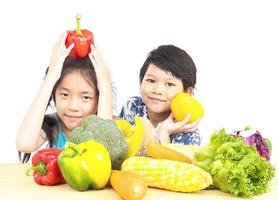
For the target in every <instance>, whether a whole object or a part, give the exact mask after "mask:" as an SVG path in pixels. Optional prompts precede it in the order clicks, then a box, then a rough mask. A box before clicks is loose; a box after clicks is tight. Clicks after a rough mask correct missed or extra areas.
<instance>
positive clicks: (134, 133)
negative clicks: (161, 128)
mask: <svg viewBox="0 0 278 200" xmlns="http://www.w3.org/2000/svg"><path fill="white" fill-rule="evenodd" d="M142 123H143V122H142V118H141V117H136V118H135V127H133V126H132V125H131V124H130V123H129V122H128V121H126V120H122V119H120V120H116V124H117V126H118V128H119V129H120V131H121V132H122V133H123V134H124V135H125V140H126V142H127V144H128V149H127V154H126V156H125V159H126V158H129V157H131V156H135V155H136V154H137V152H138V151H139V150H140V149H141V145H142V142H143V131H144V130H143V124H142Z"/></svg>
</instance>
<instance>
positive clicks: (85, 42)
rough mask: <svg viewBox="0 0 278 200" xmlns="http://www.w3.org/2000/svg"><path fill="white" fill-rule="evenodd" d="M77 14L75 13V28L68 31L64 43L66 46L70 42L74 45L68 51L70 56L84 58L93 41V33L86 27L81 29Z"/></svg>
mask: <svg viewBox="0 0 278 200" xmlns="http://www.w3.org/2000/svg"><path fill="white" fill-rule="evenodd" d="M80 18H81V16H80V15H79V14H77V15H76V30H75V31H68V35H67V38H66V41H65V45H66V47H67V48H68V47H69V46H70V45H71V44H72V43H74V47H73V48H72V50H71V52H70V54H69V55H70V57H72V58H74V59H76V58H84V57H86V56H87V55H88V54H89V53H90V52H91V44H93V43H94V37H93V33H92V32H91V31H89V30H87V29H81V27H80Z"/></svg>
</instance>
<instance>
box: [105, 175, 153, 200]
mask: <svg viewBox="0 0 278 200" xmlns="http://www.w3.org/2000/svg"><path fill="white" fill-rule="evenodd" d="M110 184H111V186H112V187H113V188H114V189H115V190H116V192H118V193H119V195H120V196H121V197H122V198H123V199H125V200H141V199H143V198H144V196H145V195H146V192H147V189H148V184H147V182H146V180H145V179H144V177H143V176H140V175H139V174H137V173H135V172H132V171H120V170H112V173H111V177H110Z"/></svg>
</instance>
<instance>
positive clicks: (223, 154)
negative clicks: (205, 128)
mask: <svg viewBox="0 0 278 200" xmlns="http://www.w3.org/2000/svg"><path fill="white" fill-rule="evenodd" d="M194 164H195V165H197V166H199V167H201V168H203V169H205V170H206V171H208V172H209V173H210V174H211V176H212V178H213V185H214V187H216V188H218V189H220V190H222V191H223V192H229V193H232V194H234V195H236V196H242V197H252V196H254V195H259V194H262V193H265V192H267V191H268V190H269V182H270V180H271V179H272V177H273V176H274V167H273V166H272V165H271V164H270V163H269V162H267V161H266V159H265V158H264V157H261V156H259V154H258V153H257V151H256V149H255V147H253V146H250V145H248V144H246V143H245V141H244V140H243V138H241V137H236V136H234V135H231V134H226V133H225V129H221V130H220V131H216V132H215V133H214V134H213V135H212V136H211V138H210V142H209V144H207V145H206V146H204V147H202V148H200V150H199V151H198V152H197V153H196V154H195V157H194Z"/></svg>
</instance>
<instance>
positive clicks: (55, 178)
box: [27, 148, 65, 185]
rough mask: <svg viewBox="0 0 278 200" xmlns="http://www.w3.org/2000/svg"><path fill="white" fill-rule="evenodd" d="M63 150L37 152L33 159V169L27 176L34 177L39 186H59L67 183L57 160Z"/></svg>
mask: <svg viewBox="0 0 278 200" xmlns="http://www.w3.org/2000/svg"><path fill="white" fill-rule="evenodd" d="M60 153H61V150H59V149H55V148H45V149H42V150H39V151H37V152H36V153H35V154H34V156H33V157H32V167H30V168H29V169H28V170H27V175H28V176H31V175H33V176H34V180H35V182H36V183H37V184H39V185H57V184H62V183H65V181H64V178H63V176H62V174H61V172H60V169H59V166H58V163H57V158H58V155H59V154H60Z"/></svg>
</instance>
